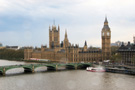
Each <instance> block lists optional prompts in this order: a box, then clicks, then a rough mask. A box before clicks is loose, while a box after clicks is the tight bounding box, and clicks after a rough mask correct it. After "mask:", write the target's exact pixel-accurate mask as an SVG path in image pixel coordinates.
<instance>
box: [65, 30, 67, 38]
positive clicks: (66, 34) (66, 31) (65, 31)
mask: <svg viewBox="0 0 135 90" xmlns="http://www.w3.org/2000/svg"><path fill="white" fill-rule="evenodd" d="M65 38H67V30H65Z"/></svg>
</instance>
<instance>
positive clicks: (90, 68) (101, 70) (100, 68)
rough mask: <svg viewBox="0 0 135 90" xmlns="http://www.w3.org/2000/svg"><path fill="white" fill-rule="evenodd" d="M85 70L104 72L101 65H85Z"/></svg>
mask: <svg viewBox="0 0 135 90" xmlns="http://www.w3.org/2000/svg"><path fill="white" fill-rule="evenodd" d="M86 70H87V71H90V72H105V69H104V68H103V67H97V68H94V67H87V68H86Z"/></svg>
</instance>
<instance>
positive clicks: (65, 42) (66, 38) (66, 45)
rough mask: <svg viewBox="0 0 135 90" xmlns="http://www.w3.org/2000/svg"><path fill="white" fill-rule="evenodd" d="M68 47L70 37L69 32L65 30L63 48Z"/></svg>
mask: <svg viewBox="0 0 135 90" xmlns="http://www.w3.org/2000/svg"><path fill="white" fill-rule="evenodd" d="M68 46H69V41H68V37H67V30H65V38H64V44H63V47H64V48H66V47H68Z"/></svg>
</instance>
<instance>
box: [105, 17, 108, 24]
mask: <svg viewBox="0 0 135 90" xmlns="http://www.w3.org/2000/svg"><path fill="white" fill-rule="evenodd" d="M104 25H108V20H107V16H105V21H104Z"/></svg>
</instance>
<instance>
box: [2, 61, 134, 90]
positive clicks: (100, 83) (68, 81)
mask: <svg viewBox="0 0 135 90" xmlns="http://www.w3.org/2000/svg"><path fill="white" fill-rule="evenodd" d="M16 64H26V63H24V62H16V61H5V60H0V66H4V65H16ZM46 69H47V68H46V67H41V68H37V69H36V70H35V71H36V72H35V73H32V74H25V73H24V71H23V68H18V69H11V70H8V71H7V72H6V76H0V90H135V76H132V75H125V74H116V73H106V72H105V73H95V72H88V71H85V70H64V71H53V72H47V71H46Z"/></svg>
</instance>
